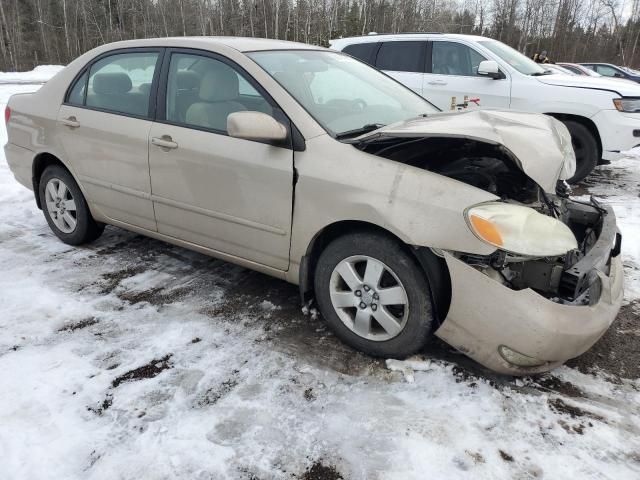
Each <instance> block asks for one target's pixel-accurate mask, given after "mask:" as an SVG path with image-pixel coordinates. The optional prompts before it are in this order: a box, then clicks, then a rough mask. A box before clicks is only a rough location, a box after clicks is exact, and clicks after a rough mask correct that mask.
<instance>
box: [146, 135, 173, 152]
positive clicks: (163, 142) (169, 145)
mask: <svg viewBox="0 0 640 480" xmlns="http://www.w3.org/2000/svg"><path fill="white" fill-rule="evenodd" d="M151 143H153V144H154V145H155V146H156V147H160V148H164V149H167V150H171V149H174V148H178V144H177V143H176V142H174V141H173V139H172V138H171V137H170V136H169V135H163V136H161V137H151Z"/></svg>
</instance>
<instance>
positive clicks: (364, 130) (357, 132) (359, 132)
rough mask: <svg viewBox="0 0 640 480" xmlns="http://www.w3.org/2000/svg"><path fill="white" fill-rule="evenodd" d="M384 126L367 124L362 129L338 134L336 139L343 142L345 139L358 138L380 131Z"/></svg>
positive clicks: (381, 124)
mask: <svg viewBox="0 0 640 480" xmlns="http://www.w3.org/2000/svg"><path fill="white" fill-rule="evenodd" d="M384 126H385V125H384V123H367V124H366V125H363V126H361V127H360V128H354V129H353V130H347V131H345V132H341V133H338V134H337V135H336V139H337V140H342V139H343V138H349V137H357V136H359V135H363V134H365V133H369V132H373V131H374V130H378V129H379V128H382V127H384Z"/></svg>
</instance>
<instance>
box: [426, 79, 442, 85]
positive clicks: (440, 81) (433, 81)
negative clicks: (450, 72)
mask: <svg viewBox="0 0 640 480" xmlns="http://www.w3.org/2000/svg"><path fill="white" fill-rule="evenodd" d="M428 83H429V85H446V84H447V82H445V81H444V80H431V81H430V82H428Z"/></svg>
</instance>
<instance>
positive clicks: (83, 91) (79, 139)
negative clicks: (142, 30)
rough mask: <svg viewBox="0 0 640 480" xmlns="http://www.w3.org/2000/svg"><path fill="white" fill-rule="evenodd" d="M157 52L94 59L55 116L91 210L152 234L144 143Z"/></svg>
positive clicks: (146, 158)
mask: <svg viewBox="0 0 640 480" xmlns="http://www.w3.org/2000/svg"><path fill="white" fill-rule="evenodd" d="M160 56H161V53H160V50H158V49H155V50H153V49H152V50H139V49H136V50H135V51H134V50H131V51H127V52H126V53H125V52H121V53H117V54H113V55H109V56H106V57H102V58H98V59H97V60H96V61H94V62H93V63H92V65H90V66H89V67H88V68H87V69H86V71H85V72H84V73H83V74H82V75H81V76H80V77H79V78H78V80H77V81H76V83H75V84H74V86H73V87H72V88H71V90H70V92H69V95H68V97H67V98H66V99H65V103H64V104H63V105H62V106H61V107H60V110H59V111H58V119H57V122H58V124H57V131H58V138H59V139H60V141H61V143H62V146H63V148H64V150H65V153H66V155H65V157H66V159H68V161H69V162H70V163H71V167H72V169H73V170H74V172H75V173H76V175H77V176H78V180H79V181H80V183H81V184H82V186H83V188H84V190H85V193H86V195H87V201H88V202H89V203H90V204H91V207H92V208H94V209H96V210H97V211H98V212H99V213H101V214H103V215H104V216H106V217H108V218H110V219H112V220H116V221H119V222H124V223H127V224H129V225H135V226H138V227H142V228H145V229H147V230H156V222H155V218H154V213H153V205H152V203H151V182H150V179H149V159H148V137H149V131H150V129H151V123H152V122H151V120H150V119H149V118H150V115H151V112H150V106H151V104H152V102H151V101H150V97H151V93H150V92H151V91H152V88H151V86H152V83H153V80H154V74H155V72H156V68H157V65H158V64H159V58H160Z"/></svg>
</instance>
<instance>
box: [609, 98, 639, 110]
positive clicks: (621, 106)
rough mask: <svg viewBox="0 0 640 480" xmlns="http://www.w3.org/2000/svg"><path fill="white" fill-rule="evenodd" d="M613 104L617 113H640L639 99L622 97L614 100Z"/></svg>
mask: <svg viewBox="0 0 640 480" xmlns="http://www.w3.org/2000/svg"><path fill="white" fill-rule="evenodd" d="M613 104H614V105H615V106H616V109H618V111H619V112H627V113H638V112H640V98H634V97H626V98H625V97H623V98H614V99H613Z"/></svg>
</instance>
